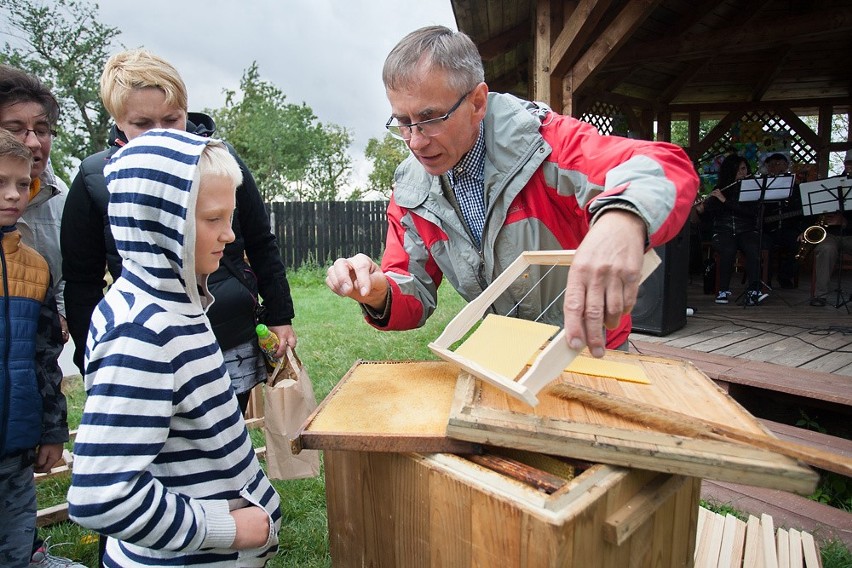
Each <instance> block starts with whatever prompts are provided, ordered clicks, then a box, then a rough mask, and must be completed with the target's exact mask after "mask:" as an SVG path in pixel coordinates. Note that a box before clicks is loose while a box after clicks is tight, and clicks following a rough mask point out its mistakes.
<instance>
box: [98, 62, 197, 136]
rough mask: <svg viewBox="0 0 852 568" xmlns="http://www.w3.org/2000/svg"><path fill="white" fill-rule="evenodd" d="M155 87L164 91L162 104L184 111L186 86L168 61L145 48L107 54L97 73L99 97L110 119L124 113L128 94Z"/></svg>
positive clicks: (185, 106) (118, 117) (186, 97)
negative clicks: (164, 101) (102, 69)
mask: <svg viewBox="0 0 852 568" xmlns="http://www.w3.org/2000/svg"><path fill="white" fill-rule="evenodd" d="M146 87H156V88H158V89H160V90H161V91H163V92H164V93H165V94H166V104H167V105H170V106H175V107H179V108H181V109H182V110H184V111H186V110H187V108H188V102H187V101H188V96H187V93H186V85H185V84H184V82H183V79H181V77H180V73H178V72H177V69H175V68H174V67H173V66H172V64H171V63H169V62H168V61H166V60H165V59H163V58H162V57H159V56H157V55H154V54H153V53H151V52H150V51H148V50H146V49H131V50H127V51H122V52H120V53H116V54H115V55H113V56H112V57H110V58H109V59H108V60H107V62H106V65H105V66H104V71H103V73H102V74H101V100H102V101H103V103H104V107H106V109H107V112H108V113H109V114H110V116H111V117H112V118H113V119H121V118H122V117H123V116H124V112H125V108H124V105H125V103H126V102H127V96H128V94H129V93H130V92H131V91H133V90H134V89H144V88H146Z"/></svg>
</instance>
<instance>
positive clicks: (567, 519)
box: [296, 361, 700, 568]
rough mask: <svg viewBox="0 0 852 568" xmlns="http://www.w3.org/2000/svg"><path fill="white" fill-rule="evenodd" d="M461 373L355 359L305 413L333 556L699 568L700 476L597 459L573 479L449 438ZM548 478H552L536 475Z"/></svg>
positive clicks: (506, 452) (377, 562) (513, 454)
mask: <svg viewBox="0 0 852 568" xmlns="http://www.w3.org/2000/svg"><path fill="white" fill-rule="evenodd" d="M457 376H458V373H457V371H456V369H455V368H454V367H453V366H452V365H450V364H448V363H445V362H436V361H431V362H422V361H421V362H358V363H356V364H355V365H354V366H353V367H352V369H350V371H349V372H348V373H347V374H346V376H345V377H343V379H341V381H340V382H339V383H338V385H337V386H336V387H335V389H334V390H333V391H332V392H331V393H330V394H329V395H328V396H327V397H326V398H325V399H324V400H323V401H322V403H321V404H320V406H319V407H318V408H317V410H316V412H314V414H313V415H312V416H311V417H309V418H308V420H307V421H306V423H305V425H304V426H303V428H302V432H301V433H300V435H299V437H298V439H297V440H296V445H297V446H301V447H303V448H310V449H320V450H324V455H325V480H326V499H327V506H328V530H329V541H330V548H331V554H332V560H333V564H334V566H339V567H347V566H353V567H354V566H358V567H361V566H371V567H374V568H379V567H383V566H384V567H399V566H405V567H410V566H411V567H416V566H441V567H453V566H464V567H468V566H484V567H491V566H500V567H501V568H502V567H512V566H526V567H535V568H538V567H549V566H560V567H578V568H579V567H583V568H586V567H595V566H600V567H608V566H618V567H621V566H637V567H642V566H654V567H658V568H664V567H667V566H689V565H690V562H691V558H692V554H693V550H694V543H695V530H696V525H697V515H698V499H699V486H700V479H699V478H697V477H694V476H689V475H672V474H670V473H655V472H651V471H645V470H639V469H630V468H621V467H616V466H608V465H602V464H592V463H588V462H580V463H579V464H578V468H579V469H578V470H575V471H576V476H575V477H573V478H571V476H570V475H569V474H568V473H566V469H567V468H563V467H557V466H558V465H559V464H560V463H562V464H563V465H564V464H565V463H568V462H572V463H573V460H570V459H566V458H555V457H549V456H545V455H543V454H540V453H536V452H534V451H514V450H512V449H508V448H503V449H500V448H492V447H488V446H484V445H480V444H471V443H469V442H463V441H460V440H456V439H453V438H449V437H448V436H447V435H446V427H447V421H448V418H449V415H450V410H451V408H450V407H451V405H452V403H453V398H454V392H455V390H456V382H457ZM426 452H430V453H426ZM449 452H452V453H449ZM480 452H486V453H487V454H488V455H492V456H494V457H495V459H496V460H497V461H499V460H501V459H509V458H511V459H512V460H517V461H519V462H520V465H521V466H524V467H525V468H526V473H528V474H529V475H528V476H527V478H523V476H518V475H510V474H509V473H506V472H505V471H503V470H495V469H493V468H489V467H485V466H483V465H481V464H480V463H478V462H481V458H480V457H479V456H478V455H477V454H478V453H480ZM548 477H549V478H550V479H553V478H554V477H555V478H559V477H561V480H560V479H556V480H555V484H554V485H553V487H557V486H558V487H557V488H556V489H553V487H551V489H549V490H547V491H545V490H543V489H541V488H540V487H541V485H540V484H537V483H530V482H529V481H528V479H530V478H533V480H534V481H540V480H541V479H542V478H548ZM522 479H527V481H525V480H522Z"/></svg>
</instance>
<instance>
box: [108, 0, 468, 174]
mask: <svg viewBox="0 0 852 568" xmlns="http://www.w3.org/2000/svg"><path fill="white" fill-rule="evenodd" d="M99 4H100V21H101V22H102V23H104V24H107V25H110V26H114V27H116V28H118V29H119V30H121V35H120V36H119V37H118V41H119V42H121V44H122V45H123V46H124V47H127V48H134V47H145V48H147V49H149V50H150V51H152V52H154V53H156V54H157V55H160V56H162V57H163V58H165V59H166V60H168V61H169V62H170V63H172V64H173V65H174V66H175V67H176V68H177V70H178V71H179V72H180V74H181V76H182V77H183V79H184V81H185V82H186V85H187V89H188V90H189V110H190V111H200V110H202V109H205V108H219V107H221V106H222V105H224V103H225V97H224V95H223V90H224V89H232V90H237V89H238V88H239V83H240V78H241V77H242V74H243V71H244V70H245V69H246V68H248V67H249V65H251V63H252V61H257V64H258V68H259V71H260V77H261V79H263V80H265V81H267V82H270V83H272V84H274V85H275V86H276V87H278V88H279V89H281V91H282V92H283V93H284V94H285V95H286V96H287V101H288V102H290V103H294V104H300V103H302V102H304V103H306V104H307V105H308V106H310V107H311V108H312V109H313V111H314V114H315V115H316V116H317V117H318V118H319V120H320V121H322V122H325V123H335V124H339V125H340V126H343V127H345V128H347V129H349V131H350V132H351V134H352V135H353V139H354V143H353V145H352V147H351V148H350V152H351V153H352V155H353V158H355V159H356V160H355V162H356V163H355V166H356V171H355V173H354V175H353V182H355V183H356V184H361V185H363V184H364V183H365V182H366V175H367V173H368V172H369V165H368V164H366V163H365V162H364V159H363V151H364V147H365V146H366V145H367V140H368V139H370V138H380V137H382V136H384V133H385V129H384V123H385V121H386V120H387V118H388V116H390V105H389V104H388V102H387V99H386V98H385V94H384V88H383V87H382V78H381V72H382V64H383V63H384V60H385V57H386V56H387V54H388V52H389V51H390V50H391V49H392V48H393V46H394V45H395V44H396V43H397V42H398V41H399V40H400V39H401V38H402V37H403V36H404V35H405V34H407V33H408V32H410V31H412V30H414V29H416V28H418V27H421V26H426V25H432V24H441V25H445V26H448V27H450V28H452V29H457V26H456V23H455V18H454V16H453V12H452V8H451V6H450V0H243V1H237V0H146V1H145V2H114V1H107V0H101V2H100V3H99ZM120 49H121V47H120V46H117V47H116V51H118V50H120Z"/></svg>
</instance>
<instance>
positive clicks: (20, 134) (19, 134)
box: [0, 123, 56, 142]
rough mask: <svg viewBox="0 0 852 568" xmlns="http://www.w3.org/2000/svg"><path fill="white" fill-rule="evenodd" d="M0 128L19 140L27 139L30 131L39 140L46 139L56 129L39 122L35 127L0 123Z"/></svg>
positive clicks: (53, 134)
mask: <svg viewBox="0 0 852 568" xmlns="http://www.w3.org/2000/svg"><path fill="white" fill-rule="evenodd" d="M0 128H2V129H3V130H8V131H9V133H10V134H12V136H14V137H16V138H17V139H18V140H20V141H21V142H23V141H25V140H26V139H27V136H28V135H29V133H30V132H32V133H33V134H35V137H36V138H38V139H39V140H47V139H48V138H50V137H51V136H56V131H55V130H53V129H52V128H50V127H49V126H46V125H44V124H39V125H37V126H36V127H35V128H27V127H26V126H24V125H23V124H17V123H14V124H0Z"/></svg>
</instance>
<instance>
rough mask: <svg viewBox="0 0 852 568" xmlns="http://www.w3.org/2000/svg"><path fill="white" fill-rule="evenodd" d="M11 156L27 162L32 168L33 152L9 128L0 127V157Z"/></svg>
mask: <svg viewBox="0 0 852 568" xmlns="http://www.w3.org/2000/svg"><path fill="white" fill-rule="evenodd" d="M3 158H11V159H13V160H20V161H22V162H26V163H27V164H28V165H29V166H30V167H31V168H32V165H33V153H32V152H31V151H30V149H29V148H27V147H26V146H25V145H24V143H23V142H21V141H20V140H18V138H17V137H16V136H15V135H13V134H12V133H11V132H9V131H8V130H4V129H3V128H0V159H3Z"/></svg>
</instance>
